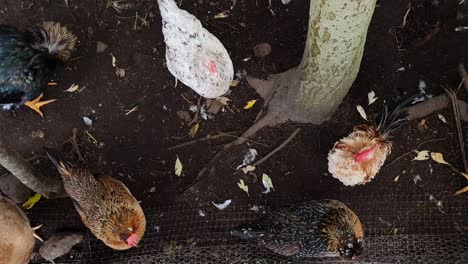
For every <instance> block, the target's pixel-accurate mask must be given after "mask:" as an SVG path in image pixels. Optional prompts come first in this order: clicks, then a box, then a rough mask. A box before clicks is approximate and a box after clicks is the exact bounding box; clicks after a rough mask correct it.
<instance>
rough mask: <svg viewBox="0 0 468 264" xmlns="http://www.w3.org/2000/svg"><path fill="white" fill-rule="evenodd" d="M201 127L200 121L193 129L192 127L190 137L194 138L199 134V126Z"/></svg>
mask: <svg viewBox="0 0 468 264" xmlns="http://www.w3.org/2000/svg"><path fill="white" fill-rule="evenodd" d="M199 127H200V123H196V124H195V125H194V126H193V127H192V128H191V129H190V132H189V137H190V138H194V137H195V135H196V134H197V132H198V128H199Z"/></svg>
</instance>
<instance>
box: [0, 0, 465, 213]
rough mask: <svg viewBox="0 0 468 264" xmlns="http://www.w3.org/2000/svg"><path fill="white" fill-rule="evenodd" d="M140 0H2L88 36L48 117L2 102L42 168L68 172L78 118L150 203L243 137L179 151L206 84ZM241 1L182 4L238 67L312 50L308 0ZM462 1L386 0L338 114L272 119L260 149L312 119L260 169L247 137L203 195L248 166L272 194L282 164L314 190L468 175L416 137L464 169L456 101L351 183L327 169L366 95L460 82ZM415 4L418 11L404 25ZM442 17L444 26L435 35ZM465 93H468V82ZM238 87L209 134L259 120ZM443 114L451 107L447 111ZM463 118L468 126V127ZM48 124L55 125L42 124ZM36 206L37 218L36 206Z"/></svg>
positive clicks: (428, 189) (227, 190) (445, 184)
mask: <svg viewBox="0 0 468 264" xmlns="http://www.w3.org/2000/svg"><path fill="white" fill-rule="evenodd" d="M127 2H128V3H133V6H132V7H128V8H125V9H123V10H121V12H120V13H119V12H117V11H116V10H115V9H114V8H112V7H106V1H105V0H101V1H87V0H69V1H68V3H69V5H68V7H67V6H66V4H65V1H59V0H56V1H52V0H31V1H16V0H0V15H1V16H0V24H10V25H15V26H28V25H33V24H36V23H39V22H42V21H48V20H54V21H58V22H61V23H64V24H66V25H68V26H69V27H70V28H71V29H72V30H73V32H75V33H76V34H77V36H78V38H79V45H78V47H77V51H76V52H75V53H74V54H73V55H72V59H71V61H70V62H68V63H66V64H65V65H63V66H61V67H59V68H58V70H57V72H56V77H55V78H54V81H55V82H57V83H58V85H57V86H55V87H51V88H49V89H48V91H47V92H46V94H45V98H47V99H51V98H56V99H58V100H57V102H55V103H52V104H50V105H48V106H46V107H44V112H45V117H44V119H41V118H40V117H39V116H38V115H37V114H35V113H34V112H32V111H31V110H29V109H26V108H23V109H21V110H19V111H16V113H14V114H13V113H7V112H4V113H1V115H0V119H1V123H0V130H1V132H0V133H1V136H2V137H3V138H4V139H5V141H6V142H10V144H11V146H12V147H14V148H15V149H17V150H18V151H19V152H20V153H22V154H23V155H24V156H25V157H27V158H31V159H32V162H33V163H34V164H35V165H36V166H37V167H38V168H40V169H41V170H42V171H44V172H45V173H47V174H48V175H57V174H56V172H55V171H54V169H53V168H52V166H51V163H50V162H49V161H48V160H47V159H46V158H45V157H44V156H43V151H44V147H47V148H52V149H56V150H59V151H62V152H64V153H67V152H68V151H69V150H70V143H67V140H68V139H69V138H70V136H71V135H72V129H73V128H78V130H79V138H80V144H81V148H82V152H83V154H84V155H85V157H86V159H87V160H88V163H89V165H90V167H91V168H92V169H93V170H94V171H96V172H102V173H107V174H110V175H112V176H114V177H116V178H118V179H120V180H122V181H123V182H124V183H125V184H126V185H127V186H128V187H129V188H130V190H131V191H132V192H133V193H134V194H135V196H136V197H137V199H140V200H142V205H143V207H145V206H149V205H151V206H152V205H155V204H169V203H172V202H174V201H175V199H176V198H177V197H178V196H179V195H180V194H181V193H182V192H183V190H185V189H187V187H188V186H190V185H191V184H192V183H193V182H194V179H195V177H196V175H197V173H198V172H199V171H200V170H201V169H203V167H204V166H205V165H206V164H207V163H208V162H209V161H210V159H212V158H213V156H214V155H215V154H216V153H217V152H218V151H219V150H220V149H221V148H222V145H223V144H225V143H228V142H229V141H231V140H233V139H234V138H232V137H224V138H221V139H219V140H213V141H210V142H200V143H197V144H193V145H191V146H188V147H182V148H178V149H175V150H171V151H170V150H168V148H169V147H171V146H174V145H177V144H180V143H183V142H187V141H190V140H191V139H190V138H189V137H188V133H189V130H190V126H188V125H187V123H188V122H187V121H186V120H183V119H181V118H180V117H179V116H178V114H177V112H178V111H185V112H186V113H188V114H189V115H190V118H192V117H193V113H192V112H190V110H189V109H190V106H191V105H194V104H197V101H198V96H197V95H196V94H195V93H194V92H192V91H191V90H190V89H188V88H187V87H185V86H183V85H181V84H179V85H178V86H177V87H175V88H174V78H173V77H172V76H171V75H170V73H169V72H168V71H167V68H166V67H165V55H164V54H165V45H164V42H163V36H162V33H161V22H160V21H161V19H160V15H159V9H158V6H157V1H150V0H135V1H127ZM127 2H122V3H127ZM234 2H236V4H235V6H234V7H233V9H232V11H231V12H230V14H229V16H228V17H227V18H224V19H215V18H214V15H215V14H217V13H219V12H221V11H224V10H228V9H230V7H231V6H232V3H233V2H231V1H214V0H213V1H208V0H198V1H183V3H182V8H184V9H186V10H187V11H189V12H191V13H193V14H195V15H196V16H197V17H198V18H199V19H200V20H201V21H202V23H203V25H204V26H205V27H206V28H207V29H208V30H210V31H211V32H212V33H214V34H215V35H216V36H217V37H218V38H219V39H220V40H221V41H222V42H223V43H224V45H225V47H226V48H227V50H228V51H229V52H230V54H231V58H232V60H233V63H234V67H235V71H236V72H242V71H243V70H246V71H247V72H248V73H249V74H252V75H255V76H266V75H267V74H270V73H278V72H282V71H284V70H286V69H289V68H291V67H293V66H295V65H297V64H298V63H299V61H300V59H301V56H302V53H303V48H304V42H305V36H306V31H307V20H308V7H307V4H308V1H306V0H293V1H292V2H291V3H290V4H289V5H287V6H286V5H283V4H282V3H281V1H279V0H277V1H276V0H275V1H272V6H271V8H269V6H268V0H258V1H248V0H238V1H234ZM458 2H459V1H457V0H452V1H448V0H439V1H429V0H428V1H422V0H412V1H410V0H398V1H397V0H386V1H378V6H377V8H376V10H375V14H374V17H373V20H372V23H371V26H370V29H369V33H368V39H367V43H366V48H365V53H364V57H363V60H362V64H361V70H360V73H359V76H358V78H357V80H356V81H355V83H354V85H353V87H352V88H351V90H350V93H349V94H348V96H347V97H346V98H345V100H344V102H343V103H342V105H341V106H340V108H339V110H338V112H337V113H336V115H335V116H334V118H333V119H332V120H330V121H329V122H327V123H325V124H323V125H320V126H315V125H300V124H286V125H282V126H280V127H274V128H268V129H265V130H262V131H261V132H260V133H259V134H258V135H257V136H256V137H255V138H253V139H252V141H251V143H250V146H249V147H251V148H255V149H256V150H257V151H258V153H259V157H262V156H264V155H266V154H267V153H268V152H270V151H271V150H272V149H273V148H274V147H276V146H277V145H279V144H280V143H281V142H282V141H284V140H285V139H286V138H287V137H288V136H289V134H290V133H292V131H294V130H295V129H296V128H297V127H299V126H300V127H302V130H301V132H300V133H299V135H298V136H297V137H296V138H295V139H294V140H293V141H292V142H291V143H290V144H289V145H287V146H286V147H285V148H284V149H283V150H281V151H280V152H279V153H277V154H276V155H274V156H273V157H271V158H270V159H269V160H268V161H266V162H265V163H263V164H262V165H261V166H259V167H258V168H257V170H256V171H255V172H254V174H255V175H256V176H243V175H240V174H238V173H236V174H233V173H232V171H233V168H235V167H236V166H237V165H239V164H241V163H242V158H243V155H244V154H245V149H243V150H239V153H236V155H233V156H232V157H228V158H227V159H226V163H225V164H222V166H223V167H224V168H226V170H222V173H223V175H220V179H218V180H214V181H210V182H209V183H206V184H208V185H209V188H208V187H204V188H206V190H209V191H208V192H206V193H204V194H203V196H204V197H203V198H204V199H206V200H207V201H216V202H220V201H224V200H226V199H235V198H236V197H239V198H242V197H245V196H246V194H245V193H244V192H242V190H240V189H239V188H238V187H237V185H236V182H238V181H239V178H242V179H244V180H245V181H246V183H247V184H248V185H249V188H250V197H258V198H259V199H268V197H267V195H262V194H261V191H262V185H261V178H259V177H261V175H262V173H266V174H268V175H269V176H270V177H271V179H272V181H273V184H274V186H275V192H276V193H279V194H287V193H304V192H308V193H313V194H314V196H315V195H316V196H317V197H323V198H326V197H327V196H328V195H331V194H334V193H339V192H349V193H354V194H362V195H372V194H383V193H385V194H390V195H392V194H427V195H434V196H438V195H444V194H452V193H454V192H455V191H456V190H458V189H461V188H462V187H464V186H465V185H466V180H464V179H463V178H462V177H460V176H459V175H457V174H455V173H453V172H451V171H450V169H449V168H448V167H447V166H443V165H439V164H435V163H433V162H430V161H420V162H416V161H412V158H413V157H414V156H415V155H414V154H412V153H411V151H412V150H414V149H416V148H417V149H418V150H423V149H428V150H431V151H437V152H441V153H443V154H444V157H445V159H446V160H447V162H449V163H450V164H453V165H454V166H456V167H458V168H462V165H463V163H462V160H461V154H460V150H459V146H458V139H457V132H456V128H455V123H454V120H453V113H452V111H451V110H450V109H445V110H443V111H441V112H439V113H436V114H433V115H430V116H428V117H426V118H425V119H426V120H427V124H428V128H427V129H426V130H424V131H421V130H420V129H418V126H417V124H418V121H420V120H417V121H412V122H409V123H408V124H406V125H404V126H403V127H402V129H400V130H399V131H398V132H396V133H395V134H394V138H393V142H394V145H393V152H392V154H391V155H390V157H389V160H388V161H387V163H386V165H384V167H383V168H382V170H381V172H380V173H379V174H378V175H377V176H376V178H375V179H374V180H373V181H372V182H370V183H369V184H366V185H364V186H359V187H354V188H346V187H344V186H342V185H341V184H340V183H339V182H338V181H337V180H335V179H334V178H332V177H331V176H330V175H329V174H328V173H327V160H326V157H327V154H328V151H329V149H330V148H331V146H332V145H333V143H334V142H335V141H336V140H338V139H339V138H341V137H343V136H344V135H346V134H348V133H349V131H350V130H351V129H352V127H353V126H354V125H356V124H359V123H362V122H363V121H362V119H361V118H360V117H359V115H358V113H357V111H356V110H355V105H356V104H361V105H364V106H366V109H367V111H368V112H369V113H376V112H377V111H378V110H379V109H380V106H381V103H382V102H383V101H384V100H385V101H387V102H392V103H393V102H396V101H398V100H400V99H401V98H403V97H405V96H409V95H412V94H415V93H417V92H418V83H419V81H420V80H424V81H425V83H426V84H427V93H429V94H431V95H439V94H442V93H443V90H442V89H441V87H440V85H441V84H448V85H449V86H451V87H456V86H457V84H458V82H459V81H460V80H459V77H458V74H457V66H458V63H459V62H464V63H465V65H468V61H467V59H466V58H468V49H467V48H466V43H468V32H466V31H465V32H455V30H454V28H455V27H457V26H461V25H465V26H467V25H468V7H465V8H464V10H463V9H460V7H459V6H458ZM409 4H411V9H410V11H408V6H409ZM459 9H460V10H462V11H464V12H465V13H464V14H465V17H466V18H461V17H460V15H459V20H457V10H459ZM405 14H406V16H405ZM404 17H406V19H405V21H406V24H405V25H404V26H402V23H403V21H404ZM437 23H439V26H438V27H439V30H438V32H437V33H436V34H434V35H433V36H432V35H431V32H433V30H434V28H435V27H436V24H437ZM427 36H432V37H431V38H430V39H429V38H428V37H427ZM97 41H100V42H103V43H105V44H107V45H108V48H107V49H106V50H105V51H104V52H103V53H97V52H96V45H97V44H96V43H97ZM264 42H267V43H269V44H271V46H272V50H273V51H272V53H271V54H270V55H269V56H267V57H265V58H264V59H259V58H256V57H254V56H253V52H252V47H254V46H255V45H256V44H259V43H264ZM111 54H112V55H113V56H115V58H116V64H117V65H118V66H119V67H120V68H123V69H124V70H125V73H126V74H125V76H124V77H123V78H121V77H117V76H116V74H115V68H113V66H112V59H111ZM246 58H250V59H249V60H246ZM72 84H78V85H79V91H76V92H73V93H69V92H64V91H65V90H66V89H68V88H69V87H70V86H71V85H72ZM370 90H374V91H375V93H376V94H377V97H379V100H378V101H377V103H375V104H374V105H372V106H371V107H367V93H368V92H369V91H370ZM459 96H460V98H464V99H465V100H466V98H467V96H466V93H463V92H462V93H460V94H459ZM228 97H229V98H230V99H231V100H232V102H231V104H230V105H229V107H230V109H231V110H232V111H229V110H227V111H224V112H220V113H218V114H217V115H216V117H215V118H214V119H213V120H202V122H201V123H200V129H199V131H198V133H197V135H196V137H195V138H202V137H204V136H206V135H209V134H212V135H215V134H218V133H219V132H223V133H231V132H232V133H233V135H240V134H241V133H242V131H244V130H245V129H247V128H248V127H249V126H250V125H251V124H252V123H253V121H254V119H255V118H256V116H257V114H258V112H259V111H260V108H261V103H262V102H261V101H258V102H257V104H256V105H255V106H254V107H253V108H251V109H249V110H244V109H243V106H244V105H245V103H246V102H247V101H249V100H251V99H259V98H260V97H259V96H258V95H257V94H256V93H255V92H254V91H253V89H251V88H250V87H249V86H248V85H247V84H246V83H245V82H241V83H240V84H239V85H238V86H237V87H233V88H232V92H231V93H230V94H229V95H228ZM202 102H203V100H202ZM131 109H135V110H134V111H130V110H131ZM437 114H441V115H443V116H444V117H445V118H446V120H447V124H445V123H443V122H442V121H441V120H440V119H439V118H438V115H437ZM83 117H89V118H91V119H92V120H93V124H92V127H88V126H87V125H86V124H85V123H84V122H83ZM463 125H464V132H465V135H467V134H468V126H467V125H466V123H465V124H463ZM38 131H40V133H38ZM41 133H43V135H44V136H43V137H42V138H41V137H38V136H37V135H38V134H39V135H40V134H41ZM465 138H466V137H465ZM405 154H406V155H405ZM177 156H178V157H179V158H180V160H181V162H182V164H183V173H182V176H181V177H177V176H175V175H174V162H175V160H176V157H177ZM192 198H196V197H192ZM62 204H63V205H62ZM37 206H38V207H39V208H41V207H48V206H55V207H56V208H57V209H59V208H66V207H67V206H69V204H68V203H60V202H59V201H42V202H40V203H39V204H38V205H37ZM30 215H31V217H32V219H34V210H33V211H32V212H31V213H30ZM33 222H34V220H33Z"/></svg>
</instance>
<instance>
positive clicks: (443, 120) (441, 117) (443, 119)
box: [437, 114, 447, 124]
mask: <svg viewBox="0 0 468 264" xmlns="http://www.w3.org/2000/svg"><path fill="white" fill-rule="evenodd" d="M437 116H438V117H439V119H440V121H442V122H444V123H445V124H447V119H445V116H443V115H441V114H438V115H437Z"/></svg>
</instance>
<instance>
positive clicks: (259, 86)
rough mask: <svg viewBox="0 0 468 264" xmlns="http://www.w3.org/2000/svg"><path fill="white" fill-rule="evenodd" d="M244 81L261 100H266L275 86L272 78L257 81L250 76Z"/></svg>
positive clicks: (257, 79)
mask: <svg viewBox="0 0 468 264" xmlns="http://www.w3.org/2000/svg"><path fill="white" fill-rule="evenodd" d="M245 79H246V80H247V83H248V84H249V85H250V86H251V87H252V88H254V89H255V91H256V92H257V93H258V94H259V95H260V96H261V97H262V98H263V99H267V98H268V96H269V94H270V93H271V90H272V89H273V86H274V84H275V79H274V77H273V76H270V77H269V78H268V79H266V80H265V79H259V78H255V77H252V76H248V75H247V76H246V77H245Z"/></svg>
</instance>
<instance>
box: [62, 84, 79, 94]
mask: <svg viewBox="0 0 468 264" xmlns="http://www.w3.org/2000/svg"><path fill="white" fill-rule="evenodd" d="M78 88H80V86H78V84H72V85H71V86H70V88H68V89H67V90H65V92H69V93H73V92H76V91H78Z"/></svg>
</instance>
